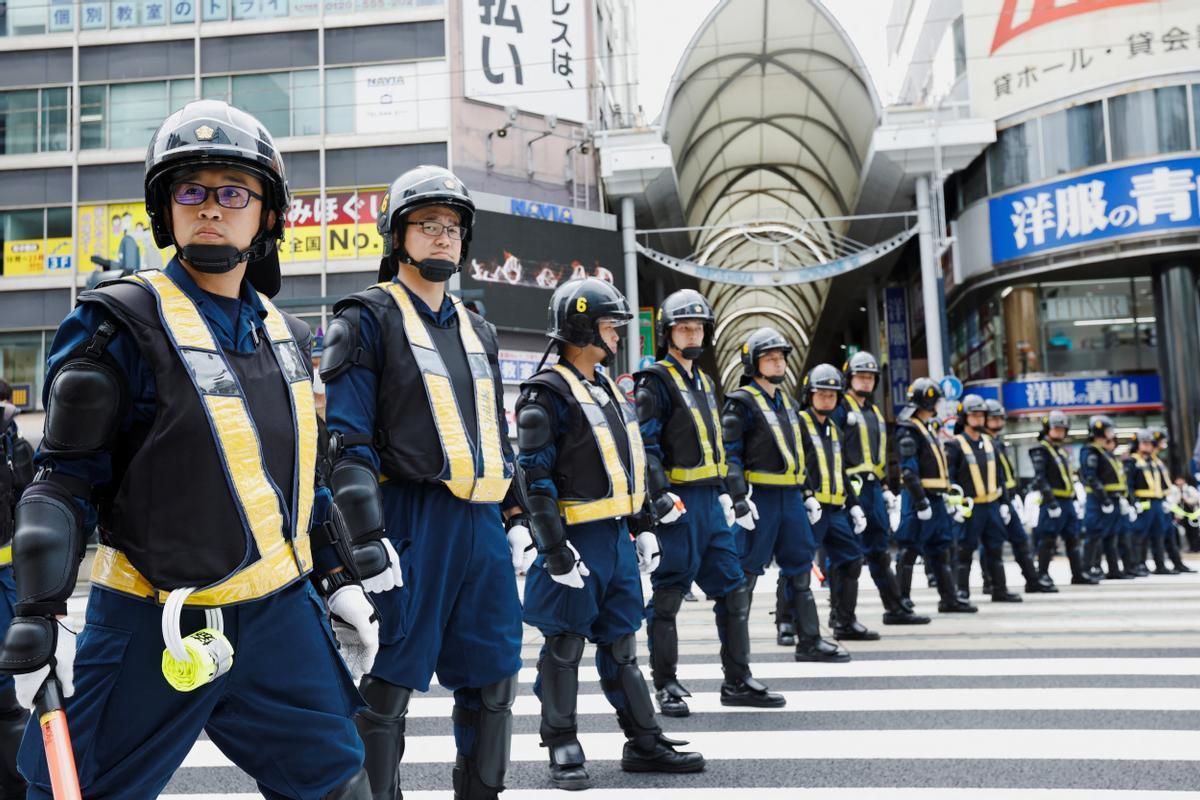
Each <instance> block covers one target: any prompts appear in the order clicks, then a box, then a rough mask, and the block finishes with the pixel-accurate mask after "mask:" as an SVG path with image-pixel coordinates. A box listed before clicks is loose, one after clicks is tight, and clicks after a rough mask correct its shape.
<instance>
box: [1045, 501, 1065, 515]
mask: <svg viewBox="0 0 1200 800" xmlns="http://www.w3.org/2000/svg"><path fill="white" fill-rule="evenodd" d="M1046 514H1047V515H1048V516H1049V517H1050V519H1058V518H1059V517H1061V516H1062V504H1061V503H1060V504H1058V505H1053V506H1049V507H1047V508H1046Z"/></svg>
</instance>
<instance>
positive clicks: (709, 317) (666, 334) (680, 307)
mask: <svg viewBox="0 0 1200 800" xmlns="http://www.w3.org/2000/svg"><path fill="white" fill-rule="evenodd" d="M687 320H697V321H699V322H702V323H704V344H703V346H701V347H695V348H693V347H688V348H685V349H684V351H683V357H684V358H687V359H689V360H692V361H695V360H696V359H697V358H699V357H700V356H701V355H703V354H704V348H706V347H711V346H712V337H713V328H714V326H715V325H716V317H714V316H713V310H712V306H710V305H709V304H708V300H706V299H705V298H704V295H702V294H700V293H699V292H697V291H696V290H695V289H680V290H679V291H677V292H672V293H671V294H669V295H667V298H666V299H665V300H663V301H662V305H660V306H659V307H658V316H657V317H656V318H655V335H656V336H657V337H658V350H659V354H660V355H662V354H665V353H666V352H667V350H668V349H669V348H670V343H671V327H672V326H674V325H675V324H676V323H678V322H684V321H687ZM697 351H698V352H697Z"/></svg>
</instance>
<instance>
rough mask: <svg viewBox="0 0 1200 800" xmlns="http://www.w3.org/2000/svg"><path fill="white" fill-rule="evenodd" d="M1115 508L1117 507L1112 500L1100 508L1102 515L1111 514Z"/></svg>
mask: <svg viewBox="0 0 1200 800" xmlns="http://www.w3.org/2000/svg"><path fill="white" fill-rule="evenodd" d="M1114 508H1115V506H1114V505H1113V504H1112V500H1107V501H1105V502H1104V503H1103V504H1102V505H1101V506H1100V513H1101V514H1111V513H1112V512H1113V509H1114Z"/></svg>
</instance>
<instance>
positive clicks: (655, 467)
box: [646, 453, 671, 497]
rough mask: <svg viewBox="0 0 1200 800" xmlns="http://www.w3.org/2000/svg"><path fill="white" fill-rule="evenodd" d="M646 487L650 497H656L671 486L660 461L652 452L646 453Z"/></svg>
mask: <svg viewBox="0 0 1200 800" xmlns="http://www.w3.org/2000/svg"><path fill="white" fill-rule="evenodd" d="M646 488H647V489H648V490H649V494H650V496H651V497H658V496H659V495H660V494H662V493H663V492H665V491H667V490H668V489H670V488H671V482H670V481H669V480H668V479H667V472H666V470H664V469H663V465H662V461H660V460H659V458H658V456H656V455H654V454H653V453H646Z"/></svg>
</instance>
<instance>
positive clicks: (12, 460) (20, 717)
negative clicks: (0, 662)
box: [0, 380, 33, 798]
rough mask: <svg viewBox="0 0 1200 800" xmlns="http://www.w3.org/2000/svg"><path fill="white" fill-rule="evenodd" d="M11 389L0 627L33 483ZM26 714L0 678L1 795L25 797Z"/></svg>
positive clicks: (2, 439)
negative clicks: (18, 521)
mask: <svg viewBox="0 0 1200 800" xmlns="http://www.w3.org/2000/svg"><path fill="white" fill-rule="evenodd" d="M16 416H17V407H16V406H14V405H13V403H12V387H11V386H9V385H8V383H7V382H6V381H3V380H0V628H7V627H8V623H9V622H11V621H12V617H13V606H14V605H15V604H16V602H17V599H16V586H15V585H14V584H13V571H12V534H13V511H14V510H15V507H16V504H17V499H18V498H19V497H20V496H21V492H22V491H24V490H25V487H26V486H28V485H29V484H30V483H31V482H32V481H33V449H32V448H31V447H30V446H29V442H27V441H26V440H25V439H24V438H22V436H21V433H20V431H19V430H18V429H17V422H16V419H15V418H16ZM28 719H29V712H28V711H27V710H26V709H25V707H24V706H22V705H21V704H20V703H19V702H18V701H17V693H16V690H15V688H14V684H13V679H12V678H11V677H10V676H8V675H0V792H3V794H2V795H0V796H3V797H6V798H9V797H24V796H25V779H24V778H22V777H21V774H20V773H19V772H17V749H18V748H19V747H20V746H21V737H22V736H23V735H24V733H25V722H26V721H27V720H28Z"/></svg>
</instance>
